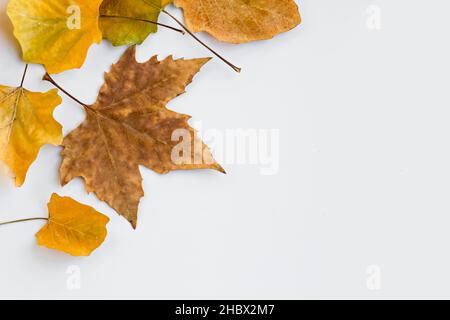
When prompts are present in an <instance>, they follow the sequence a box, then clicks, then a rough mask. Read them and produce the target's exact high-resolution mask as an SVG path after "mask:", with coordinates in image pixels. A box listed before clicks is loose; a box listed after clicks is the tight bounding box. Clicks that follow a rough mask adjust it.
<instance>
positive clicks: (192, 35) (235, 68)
mask: <svg viewBox="0 0 450 320" xmlns="http://www.w3.org/2000/svg"><path fill="white" fill-rule="evenodd" d="M161 12H163V13H164V14H166V15H168V16H169V17H170V18H172V19H173V20H174V21H175V22H176V23H177V24H178V25H179V26H180V27H182V28H183V29H184V30H185V31H186V32H187V33H189V35H190V36H191V37H192V38H194V39H195V40H196V41H197V42H198V43H200V44H201V45H202V46H204V47H205V48H206V49H208V50H209V51H211V53H213V54H214V55H215V56H216V57H218V58H219V59H220V60H222V61H223V62H225V63H226V64H227V65H229V66H230V67H231V68H232V69H233V70H234V71H236V72H238V73H239V72H241V68H239V67H236V66H235V65H234V64H232V63H231V62H229V61H228V60H227V59H225V58H224V57H222V56H221V55H220V54H218V53H217V52H216V51H214V50H213V49H212V48H211V47H209V46H208V45H207V44H206V43H204V42H203V41H202V40H200V39H199V38H197V36H196V35H195V34H194V33H193V32H192V31H190V30H189V29H188V28H187V27H186V26H185V25H184V24H183V23H181V21H180V20H178V19H177V18H176V17H175V16H173V15H172V14H171V13H170V12H167V11H166V10H164V9H161Z"/></svg>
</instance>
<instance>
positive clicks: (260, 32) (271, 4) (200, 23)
mask: <svg viewBox="0 0 450 320" xmlns="http://www.w3.org/2000/svg"><path fill="white" fill-rule="evenodd" d="M174 4H175V5H176V6H177V7H181V8H183V10H184V17H185V19H186V23H187V25H188V27H189V28H190V29H191V30H192V31H193V32H200V31H206V32H208V33H209V34H211V35H212V36H214V37H215V38H216V39H218V40H221V41H225V42H230V43H244V42H250V41H256V40H266V39H271V38H273V37H274V36H275V35H277V34H279V33H282V32H286V31H289V30H291V29H293V28H294V27H296V26H297V25H299V24H300V22H301V18H300V13H299V9H298V6H297V5H296V4H295V2H294V1H293V0H174Z"/></svg>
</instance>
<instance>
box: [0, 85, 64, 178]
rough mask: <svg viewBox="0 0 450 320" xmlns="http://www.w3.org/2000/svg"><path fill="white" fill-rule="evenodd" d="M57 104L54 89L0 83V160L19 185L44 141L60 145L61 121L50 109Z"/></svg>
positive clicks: (57, 99)
mask: <svg viewBox="0 0 450 320" xmlns="http://www.w3.org/2000/svg"><path fill="white" fill-rule="evenodd" d="M59 104H61V98H60V97H59V95H58V91H57V90H56V89H54V90H51V91H49V92H46V93H40V92H31V91H28V90H25V89H24V88H23V87H19V88H11V87H5V86H0V145H1V148H0V160H1V161H3V162H4V163H5V164H6V165H7V166H8V167H9V168H10V170H11V171H12V173H13V174H14V175H15V178H16V185H17V186H21V185H22V184H23V182H24V181H25V177H26V174H27V171H28V168H29V167H30V165H31V163H33V161H34V160H35V159H36V157H37V155H38V153H39V149H40V148H41V146H42V145H44V144H47V143H49V144H53V145H60V144H61V142H62V130H61V125H60V124H59V123H58V122H56V121H55V120H54V119H53V110H54V109H55V108H56V107H57V106H58V105H59Z"/></svg>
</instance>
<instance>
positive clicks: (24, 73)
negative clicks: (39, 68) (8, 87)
mask: <svg viewBox="0 0 450 320" xmlns="http://www.w3.org/2000/svg"><path fill="white" fill-rule="evenodd" d="M27 71H28V63H27V64H26V66H25V70H24V71H23V76H22V81H21V82H20V88H23V84H24V82H25V76H26V75H27Z"/></svg>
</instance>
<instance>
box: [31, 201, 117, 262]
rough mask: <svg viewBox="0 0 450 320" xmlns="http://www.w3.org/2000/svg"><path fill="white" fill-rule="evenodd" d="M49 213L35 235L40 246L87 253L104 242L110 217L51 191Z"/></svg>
mask: <svg viewBox="0 0 450 320" xmlns="http://www.w3.org/2000/svg"><path fill="white" fill-rule="evenodd" d="M48 214H49V217H48V223H47V224H46V225H45V226H44V227H43V228H42V229H41V230H40V231H39V232H38V233H37V234H36V238H37V241H38V244H39V245H41V246H44V247H47V248H50V249H55V250H59V251H63V252H65V253H68V254H71V255H73V256H89V255H90V254H91V253H92V252H93V251H94V250H95V249H97V248H98V247H99V246H100V245H101V244H102V243H103V241H105V238H106V235H107V233H108V232H107V230H106V225H107V224H108V222H109V218H108V217H107V216H105V215H103V214H101V213H99V212H97V211H95V210H94V209H93V208H91V207H89V206H86V205H83V204H81V203H79V202H77V201H75V200H73V199H71V198H68V197H60V196H58V195H57V194H56V193H54V194H53V195H52V197H51V199H50V202H49V204H48Z"/></svg>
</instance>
